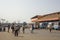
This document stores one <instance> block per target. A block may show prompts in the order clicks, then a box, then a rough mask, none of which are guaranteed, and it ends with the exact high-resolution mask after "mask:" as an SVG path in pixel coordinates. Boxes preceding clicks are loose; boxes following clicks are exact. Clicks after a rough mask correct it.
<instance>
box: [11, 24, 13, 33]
mask: <svg viewBox="0 0 60 40" xmlns="http://www.w3.org/2000/svg"><path fill="white" fill-rule="evenodd" d="M11 29H12V33H14V24H12V27H11Z"/></svg>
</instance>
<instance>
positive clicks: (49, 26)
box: [48, 23, 52, 32]
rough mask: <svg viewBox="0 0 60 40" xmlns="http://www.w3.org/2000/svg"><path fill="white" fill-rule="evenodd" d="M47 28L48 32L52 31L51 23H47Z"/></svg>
mask: <svg viewBox="0 0 60 40" xmlns="http://www.w3.org/2000/svg"><path fill="white" fill-rule="evenodd" d="M48 29H49V31H50V32H51V31H52V23H49V24H48Z"/></svg>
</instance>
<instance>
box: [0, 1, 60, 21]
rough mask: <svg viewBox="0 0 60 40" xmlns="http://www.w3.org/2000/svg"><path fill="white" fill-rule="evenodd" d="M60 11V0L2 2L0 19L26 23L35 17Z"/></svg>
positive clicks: (0, 4)
mask: <svg viewBox="0 0 60 40" xmlns="http://www.w3.org/2000/svg"><path fill="white" fill-rule="evenodd" d="M58 11H60V0H0V19H1V18H4V19H6V20H8V21H9V22H13V21H20V22H23V21H26V22H30V18H31V17H33V16H35V15H44V14H49V13H52V12H58Z"/></svg>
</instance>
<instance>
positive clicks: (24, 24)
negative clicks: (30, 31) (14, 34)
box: [22, 22, 27, 33]
mask: <svg viewBox="0 0 60 40" xmlns="http://www.w3.org/2000/svg"><path fill="white" fill-rule="evenodd" d="M26 25H27V23H26V22H23V27H22V29H23V33H25V27H26Z"/></svg>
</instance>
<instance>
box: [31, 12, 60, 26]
mask: <svg viewBox="0 0 60 40" xmlns="http://www.w3.org/2000/svg"><path fill="white" fill-rule="evenodd" d="M31 21H32V22H33V23H35V27H39V24H40V23H45V22H53V23H57V22H58V23H60V12H54V13H50V14H46V15H43V16H41V15H37V16H34V17H32V18H31Z"/></svg>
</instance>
